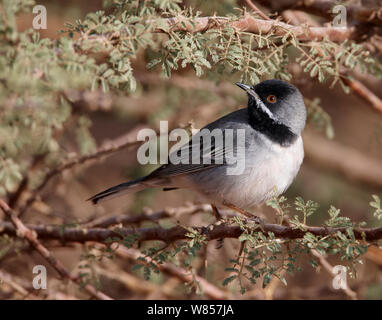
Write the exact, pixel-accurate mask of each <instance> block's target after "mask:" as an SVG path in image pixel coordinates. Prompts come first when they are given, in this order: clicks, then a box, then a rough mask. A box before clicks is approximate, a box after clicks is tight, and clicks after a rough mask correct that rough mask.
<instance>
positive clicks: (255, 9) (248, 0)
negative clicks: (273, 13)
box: [245, 0, 270, 20]
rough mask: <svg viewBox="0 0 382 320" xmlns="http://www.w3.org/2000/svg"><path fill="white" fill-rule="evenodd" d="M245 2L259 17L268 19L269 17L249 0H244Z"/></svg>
mask: <svg viewBox="0 0 382 320" xmlns="http://www.w3.org/2000/svg"><path fill="white" fill-rule="evenodd" d="M245 3H246V4H247V5H248V6H249V7H250V8H251V9H252V10H253V11H254V12H255V13H257V14H258V15H259V16H260V17H261V18H263V19H264V20H270V18H269V17H268V16H267V15H266V14H265V13H263V12H262V11H261V10H260V9H259V8H258V7H256V6H255V4H254V3H253V2H252V1H251V0H245Z"/></svg>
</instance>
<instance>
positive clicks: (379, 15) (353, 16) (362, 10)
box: [260, 0, 382, 26]
mask: <svg viewBox="0 0 382 320" xmlns="http://www.w3.org/2000/svg"><path fill="white" fill-rule="evenodd" d="M260 3H261V4H262V5H264V6H267V7H270V8H271V9H272V10H276V11H279V12H280V11H283V10H286V9H294V10H303V11H306V12H308V13H312V14H315V15H318V16H321V17H325V18H332V17H333V13H332V9H333V6H334V5H335V1H333V0H302V1H295V0H287V1H285V0H283V1H280V0H277V1H269V0H260ZM345 7H346V14H347V19H348V21H352V22H355V21H358V22H362V23H365V24H375V25H378V26H382V11H381V8H380V7H375V8H372V7H368V5H367V6H366V5H365V6H359V5H356V4H345Z"/></svg>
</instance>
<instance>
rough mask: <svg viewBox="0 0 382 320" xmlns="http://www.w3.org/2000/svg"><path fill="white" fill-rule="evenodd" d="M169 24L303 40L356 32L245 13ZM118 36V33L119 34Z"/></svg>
mask: <svg viewBox="0 0 382 320" xmlns="http://www.w3.org/2000/svg"><path fill="white" fill-rule="evenodd" d="M165 21H166V22H167V24H168V25H169V30H170V31H186V32H191V33H195V32H205V31H207V30H210V29H215V28H221V27H223V26H224V25H225V24H229V25H230V26H231V27H234V28H237V29H238V30H240V31H245V32H250V33H256V34H260V33H261V34H262V35H264V34H269V33H271V32H273V33H274V34H275V35H278V36H284V35H285V34H287V33H293V34H294V36H295V37H296V38H297V39H299V40H301V41H312V40H318V41H319V40H322V39H324V38H325V37H327V38H328V39H329V40H331V41H333V42H343V41H345V40H346V39H349V38H352V37H353V36H354V33H355V29H354V28H353V27H350V28H335V27H305V26H292V25H290V24H287V23H284V22H281V21H277V20H262V19H256V18H254V17H252V16H250V15H245V16H244V17H243V18H241V19H238V20H230V19H229V18H225V17H199V18H195V19H192V20H190V19H187V18H184V17H174V18H168V19H165ZM154 32H166V30H163V29H160V28H157V29H155V30H154ZM117 36H118V35H117Z"/></svg>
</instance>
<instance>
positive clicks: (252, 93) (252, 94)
mask: <svg viewBox="0 0 382 320" xmlns="http://www.w3.org/2000/svg"><path fill="white" fill-rule="evenodd" d="M236 85H237V86H238V87H239V88H241V89H243V90H244V91H245V92H247V93H248V95H250V96H252V97H254V98H255V99H260V97H259V95H258V94H257V93H256V92H255V90H253V89H252V88H251V87H250V86H249V85H246V84H244V83H241V82H236Z"/></svg>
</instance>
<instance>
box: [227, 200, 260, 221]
mask: <svg viewBox="0 0 382 320" xmlns="http://www.w3.org/2000/svg"><path fill="white" fill-rule="evenodd" d="M223 204H224V205H225V206H226V207H228V208H230V209H232V210H234V211H236V212H239V213H241V214H242V215H244V216H246V217H247V218H249V219H251V220H255V221H256V222H257V223H258V224H264V222H263V221H262V220H261V219H260V218H259V217H258V216H255V215H253V214H252V213H250V212H249V211H247V210H244V209H241V208H239V207H237V206H235V205H234V204H232V203H229V202H227V201H223Z"/></svg>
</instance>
